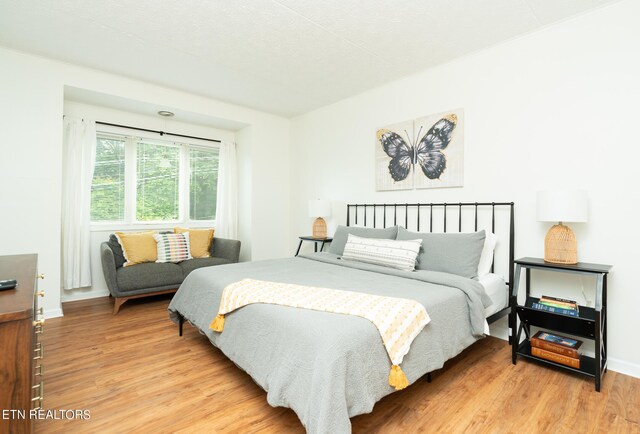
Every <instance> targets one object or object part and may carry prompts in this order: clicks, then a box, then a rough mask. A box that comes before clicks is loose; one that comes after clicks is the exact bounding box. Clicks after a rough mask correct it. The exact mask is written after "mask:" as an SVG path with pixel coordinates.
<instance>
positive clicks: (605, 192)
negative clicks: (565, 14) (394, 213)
mask: <svg viewBox="0 0 640 434" xmlns="http://www.w3.org/2000/svg"><path fill="white" fill-rule="evenodd" d="M638 16H640V2H636V1H631V0H627V1H623V2H621V3H617V4H614V5H612V6H610V7H607V8H603V9H600V10H597V11H595V12H593V13H590V14H588V15H584V16H581V17H578V18H576V19H573V20H569V21H565V22H562V23H560V24H558V25H555V26H551V27H548V28H545V29H543V30H541V31H538V32H536V33H533V34H530V35H527V36H525V37H522V38H519V39H516V40H513V41H509V42H507V43H504V44H501V45H499V46H496V47H493V48H490V49H486V50H484V51H481V52H478V53H475V54H473V55H470V56H466V57H464V58H461V59H458V60H456V61H454V62H451V63H448V64H445V65H442V66H439V67H436V68H433V69H430V70H427V71H424V72H422V73H420V74H417V75H413V76H410V77H406V78H404V79H402V80H398V81H395V82H392V83H389V84H387V85H384V86H382V87H379V88H376V89H374V90H371V91H368V92H366V93H363V94H360V95H357V96H355V97H352V98H349V99H345V100H343V101H340V102H338V103H336V104H332V105H329V106H326V107H323V108H321V109H318V110H316V111H314V112H311V113H308V114H305V115H302V116H299V117H297V118H294V119H293V120H292V128H291V131H292V133H291V149H292V160H291V161H292V166H291V167H292V175H291V178H292V183H291V222H292V227H291V232H290V236H291V238H294V237H296V236H297V235H300V234H306V233H308V232H309V230H310V225H311V219H310V218H309V217H308V216H307V200H308V199H313V198H326V199H331V200H333V201H336V203H347V202H349V203H354V202H358V203H363V202H368V203H370V202H374V201H375V202H379V203H383V202H386V203H390V202H405V201H411V202H417V201H419V202H437V201H451V202H458V201H494V200H495V201H515V203H516V257H521V256H538V257H540V256H542V254H543V239H544V235H545V232H546V230H547V229H548V227H549V225H548V224H546V223H539V222H537V221H536V217H535V206H536V204H535V197H536V196H535V195H536V191H538V190H542V189H547V188H555V187H558V186H562V187H567V188H583V189H586V190H588V192H589V197H590V216H589V222H588V223H586V224H574V225H572V227H573V229H574V230H575V232H576V234H577V237H578V240H579V260H581V261H586V262H597V263H605V264H613V266H614V268H613V271H612V273H611V275H610V280H609V300H608V301H609V318H608V319H609V332H608V335H609V356H610V365H609V366H610V368H611V369H615V370H620V371H623V372H628V373H631V374H633V375H636V376H640V347H638V346H637V345H633V344H630V341H629V339H630V337H631V336H635V331H637V330H638V329H640V316H639V315H638V314H637V311H638V306H640V291H638V288H637V283H636V280H637V276H636V274H635V271H634V269H635V267H636V266H637V264H636V262H637V254H636V251H635V249H636V247H637V246H638V245H640V236H639V235H638V231H637V230H635V225H634V223H633V222H634V221H635V219H637V218H638V216H639V215H640V205H639V202H638V200H637V190H638V186H639V182H638V180H637V179H636V177H635V176H632V175H634V174H636V173H637V172H638V169H637V164H638V163H637V159H638V157H639V156H640V152H638V143H637V142H638V135H637V124H638V101H640V80H638V77H640V56H638V52H639V51H638V50H639V49H640V26H638V25H637V17H638ZM407 61H410V59H407ZM458 107H463V108H464V110H465V123H466V126H465V186H464V187H463V188H448V189H434V190H415V191H403V192H376V191H375V180H374V146H377V145H376V144H375V131H376V129H377V128H379V127H381V126H385V125H388V124H392V123H395V122H399V121H404V120H410V119H414V118H417V117H420V116H423V115H427V114H431V113H438V112H442V111H445V110H448V109H454V108H458ZM342 214H344V213H342ZM336 223H337V221H336V219H333V220H332V221H330V226H335V224H336ZM339 223H343V222H342V221H341V222H339ZM308 248H310V246H307V249H308ZM547 281H548V280H547ZM548 282H551V283H549V284H550V285H551V286H550V287H545V288H542V289H541V290H547V292H549V291H553V289H554V286H553V280H551V281H548ZM575 284H576V285H579V282H575ZM578 299H579V300H582V298H581V297H580V298H578ZM503 327H504V326H503ZM505 363H508V361H505Z"/></svg>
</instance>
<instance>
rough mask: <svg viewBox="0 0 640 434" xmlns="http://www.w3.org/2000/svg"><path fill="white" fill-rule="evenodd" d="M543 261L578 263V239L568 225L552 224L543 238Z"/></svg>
mask: <svg viewBox="0 0 640 434" xmlns="http://www.w3.org/2000/svg"><path fill="white" fill-rule="evenodd" d="M544 261H545V262H551V263H554V264H576V263H578V241H577V240H576V234H574V233H573V231H572V230H571V228H569V226H565V225H563V224H562V223H558V224H557V225H553V226H552V227H551V229H549V232H547V236H546V237H545V238H544Z"/></svg>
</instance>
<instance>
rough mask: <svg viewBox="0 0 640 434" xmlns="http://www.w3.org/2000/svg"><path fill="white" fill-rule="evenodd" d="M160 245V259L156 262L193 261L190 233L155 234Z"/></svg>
mask: <svg viewBox="0 0 640 434" xmlns="http://www.w3.org/2000/svg"><path fill="white" fill-rule="evenodd" d="M153 238H155V240H156V242H157V243H158V259H157V260H156V262H181V261H186V260H187V259H191V251H190V250H189V233H188V232H185V233H184V234H155V235H154V236H153Z"/></svg>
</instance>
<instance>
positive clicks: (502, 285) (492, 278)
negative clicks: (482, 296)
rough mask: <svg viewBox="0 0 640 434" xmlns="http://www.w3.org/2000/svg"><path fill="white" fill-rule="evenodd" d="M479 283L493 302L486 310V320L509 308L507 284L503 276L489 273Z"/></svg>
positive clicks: (479, 279)
mask: <svg viewBox="0 0 640 434" xmlns="http://www.w3.org/2000/svg"><path fill="white" fill-rule="evenodd" d="M478 282H480V284H481V285H482V286H483V287H484V290H485V291H486V293H487V295H488V296H489V298H490V299H491V301H492V302H493V303H492V304H491V305H490V306H489V307H487V308H486V309H485V310H484V315H485V317H486V318H488V317H490V316H491V315H493V314H494V313H496V312H498V311H499V310H502V309H504V308H505V307H507V304H508V301H509V300H508V297H507V282H505V280H504V278H503V277H502V276H500V275H499V274H494V273H489V274H487V275H485V276H482V277H480V278H478Z"/></svg>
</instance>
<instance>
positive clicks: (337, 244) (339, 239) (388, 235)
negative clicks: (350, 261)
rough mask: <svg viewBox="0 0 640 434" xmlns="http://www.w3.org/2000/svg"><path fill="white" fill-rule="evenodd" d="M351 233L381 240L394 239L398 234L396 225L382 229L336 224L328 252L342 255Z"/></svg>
mask: <svg viewBox="0 0 640 434" xmlns="http://www.w3.org/2000/svg"><path fill="white" fill-rule="evenodd" d="M349 234H353V235H355V236H357V237H362V238H378V239H381V240H395V239H396V236H397V235H398V226H392V227H390V228H384V229H374V228H363V227H360V226H342V225H340V226H338V227H337V228H336V233H335V234H334V235H333V241H332V242H331V245H330V246H329V253H333V254H335V255H342V253H344V246H345V245H346V244H347V237H348V236H349Z"/></svg>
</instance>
